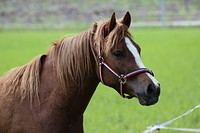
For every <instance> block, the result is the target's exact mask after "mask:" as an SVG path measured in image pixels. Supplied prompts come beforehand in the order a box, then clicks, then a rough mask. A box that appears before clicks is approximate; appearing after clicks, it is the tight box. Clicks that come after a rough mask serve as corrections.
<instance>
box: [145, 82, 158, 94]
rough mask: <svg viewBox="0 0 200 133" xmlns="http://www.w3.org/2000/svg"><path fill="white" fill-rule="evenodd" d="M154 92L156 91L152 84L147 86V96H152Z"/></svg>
mask: <svg viewBox="0 0 200 133" xmlns="http://www.w3.org/2000/svg"><path fill="white" fill-rule="evenodd" d="M155 90H156V88H155V86H154V85H153V84H149V85H148V86H147V95H152V94H154V93H155Z"/></svg>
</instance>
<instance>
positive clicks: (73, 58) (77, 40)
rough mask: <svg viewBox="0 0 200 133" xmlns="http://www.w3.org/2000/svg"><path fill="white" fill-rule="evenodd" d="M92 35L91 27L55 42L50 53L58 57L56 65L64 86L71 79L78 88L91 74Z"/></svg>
mask: <svg viewBox="0 0 200 133" xmlns="http://www.w3.org/2000/svg"><path fill="white" fill-rule="evenodd" d="M92 36H93V33H92V31H91V30H90V29H89V30H87V31H85V32H83V33H80V34H78V35H76V36H74V37H71V38H67V37H64V38H61V39H60V40H58V41H56V42H54V43H53V46H52V47H51V49H50V51H49V53H48V55H51V56H53V57H55V59H56V60H54V66H55V69H56V71H57V76H58V78H59V81H60V84H61V85H62V86H63V87H64V88H65V86H67V85H69V83H70V82H71V81H72V82H73V83H74V84H75V85H76V86H77V87H78V88H82V85H83V83H84V80H86V79H85V78H86V76H87V75H90V74H91V72H92V68H91V66H92V62H91V56H92V53H91V45H92V43H93V37H92ZM90 44H91V45H90Z"/></svg>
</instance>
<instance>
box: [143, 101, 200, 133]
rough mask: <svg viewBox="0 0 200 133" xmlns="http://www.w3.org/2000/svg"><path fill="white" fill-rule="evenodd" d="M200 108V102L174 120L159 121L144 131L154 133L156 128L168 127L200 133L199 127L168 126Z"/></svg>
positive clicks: (169, 128)
mask: <svg viewBox="0 0 200 133" xmlns="http://www.w3.org/2000/svg"><path fill="white" fill-rule="evenodd" d="M198 108H200V104H199V105H197V106H195V107H194V108H192V109H190V110H189V111H187V112H185V113H184V114H182V115H180V116H178V117H176V118H174V119H172V120H169V121H167V122H165V123H162V124H160V123H157V124H156V125H155V126H150V127H147V130H146V131H144V132H143V133H153V132H154V131H156V130H160V129H168V130H177V131H185V132H197V133H200V128H198V129H193V128H173V127H167V126H168V125H170V124H172V123H173V122H175V121H176V120H178V119H180V118H182V117H184V116H186V115H188V114H190V113H192V112H193V111H194V110H196V109H198Z"/></svg>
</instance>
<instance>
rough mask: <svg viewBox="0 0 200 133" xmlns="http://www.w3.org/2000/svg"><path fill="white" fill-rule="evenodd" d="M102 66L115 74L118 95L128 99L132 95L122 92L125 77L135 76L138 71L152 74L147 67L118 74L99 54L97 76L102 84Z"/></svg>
mask: <svg viewBox="0 0 200 133" xmlns="http://www.w3.org/2000/svg"><path fill="white" fill-rule="evenodd" d="M103 67H105V68H107V69H108V70H109V71H110V72H111V73H112V74H113V75H114V76H116V77H117V78H118V79H119V83H120V95H121V96H122V97H123V98H128V99H129V98H132V96H126V95H125V94H124V92H123V85H124V84H126V80H127V78H129V77H132V76H136V75H138V74H140V73H145V72H147V73H150V74H151V75H153V76H154V74H153V72H152V71H151V70H149V69H147V68H139V69H136V70H134V71H131V72H129V73H126V74H119V73H118V72H116V71H115V70H114V69H113V68H112V67H110V66H109V65H108V64H107V63H106V62H104V58H103V57H102V56H101V55H100V56H99V77H100V80H101V82H102V83H103V84H105V83H104V80H103V73H102V69H103Z"/></svg>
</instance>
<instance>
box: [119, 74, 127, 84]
mask: <svg viewBox="0 0 200 133" xmlns="http://www.w3.org/2000/svg"><path fill="white" fill-rule="evenodd" d="M119 82H120V83H122V84H125V83H126V78H124V74H121V75H120V77H119Z"/></svg>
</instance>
